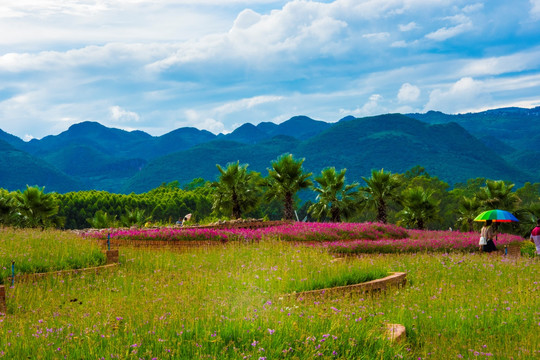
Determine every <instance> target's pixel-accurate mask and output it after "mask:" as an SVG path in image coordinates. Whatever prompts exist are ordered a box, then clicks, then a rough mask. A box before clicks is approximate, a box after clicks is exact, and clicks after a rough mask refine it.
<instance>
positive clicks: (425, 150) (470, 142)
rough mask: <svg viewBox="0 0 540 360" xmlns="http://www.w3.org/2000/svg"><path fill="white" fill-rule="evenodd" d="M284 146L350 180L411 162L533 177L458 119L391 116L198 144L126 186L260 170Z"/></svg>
mask: <svg viewBox="0 0 540 360" xmlns="http://www.w3.org/2000/svg"><path fill="white" fill-rule="evenodd" d="M286 152H290V153H293V154H294V155H295V156H296V157H303V158H305V159H306V160H305V163H304V166H305V169H306V170H307V171H311V172H314V173H318V172H320V171H321V170H322V169H323V168H325V167H327V166H335V167H336V168H337V169H341V168H347V169H348V173H347V175H348V178H349V179H350V181H352V180H360V179H361V177H362V176H369V174H370V171H371V170H372V169H380V168H384V169H386V170H390V171H392V172H405V171H406V170H408V169H410V168H411V167H413V166H415V165H421V166H423V167H425V168H426V170H427V171H428V172H429V173H430V174H432V175H435V176H438V177H440V178H441V179H443V180H446V181H448V182H450V183H455V182H463V181H466V180H467V179H469V178H476V177H487V178H491V179H509V180H512V181H514V182H516V183H523V182H525V181H531V180H534V178H533V176H532V174H528V173H525V172H524V171H521V170H519V169H517V168H514V167H512V166H510V165H509V164H508V163H507V162H506V161H505V160H504V159H503V158H501V157H500V156H498V155H497V154H496V153H494V152H493V151H492V150H491V149H489V148H488V147H486V146H485V145H484V144H483V143H482V142H481V141H479V140H478V139H476V138H475V137H473V136H472V135H471V134H469V133H468V132H467V131H466V130H465V129H463V128H462V127H461V126H459V125H458V124H456V123H449V124H434V125H430V124H426V123H423V122H421V121H418V120H415V119H412V118H410V117H407V116H404V115H400V114H389V115H381V116H375V117H369V118H361V119H354V120H352V119H348V120H347V121H343V122H339V123H337V124H335V125H333V126H332V127H330V128H329V129H328V130H326V131H323V132H321V133H320V134H318V135H317V136H314V137H311V138H309V139H307V140H304V141H299V140H296V139H294V138H292V137H278V138H273V139H271V140H270V141H264V142H260V143H257V144H242V143H238V142H224V141H213V142H210V143H206V144H201V145H198V146H196V147H194V148H192V149H190V150H187V151H182V152H178V153H174V154H171V155H168V156H166V157H163V158H159V159H156V160H154V161H151V162H150V163H149V164H148V165H147V166H146V167H145V168H143V169H142V170H141V172H139V173H138V174H137V175H136V176H135V177H134V178H132V179H131V181H130V182H129V183H128V185H127V187H126V188H125V191H127V192H129V191H134V192H142V191H146V190H148V189H150V188H152V187H155V186H157V185H159V184H160V183H162V182H168V181H172V180H179V181H180V182H185V181H189V180H190V179H192V178H195V177H202V178H205V179H214V178H215V177H216V176H217V170H216V168H215V164H220V165H224V164H226V163H227V162H234V161H237V160H239V161H240V163H247V164H249V165H250V169H251V170H255V171H259V172H262V173H263V175H265V174H266V168H268V167H269V166H270V162H271V161H272V160H274V159H276V158H277V156H279V155H281V154H283V153H286Z"/></svg>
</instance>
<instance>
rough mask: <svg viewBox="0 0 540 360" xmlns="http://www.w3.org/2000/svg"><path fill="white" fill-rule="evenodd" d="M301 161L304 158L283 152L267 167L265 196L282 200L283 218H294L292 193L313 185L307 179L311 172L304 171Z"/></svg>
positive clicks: (269, 198)
mask: <svg viewBox="0 0 540 360" xmlns="http://www.w3.org/2000/svg"><path fill="white" fill-rule="evenodd" d="M303 163H304V159H299V160H296V159H294V158H293V156H292V154H284V155H281V156H280V157H278V158H277V160H275V161H272V169H268V177H267V178H266V181H265V187H266V189H267V190H266V193H265V197H266V199H268V200H271V199H279V200H280V201H282V202H283V218H284V219H285V220H294V207H293V204H294V195H295V194H296V193H297V192H298V191H299V190H302V189H306V188H308V187H310V186H311V185H313V183H312V182H311V180H309V177H310V176H311V173H305V172H304V169H303V167H302V164H303Z"/></svg>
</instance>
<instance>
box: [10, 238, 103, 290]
mask: <svg viewBox="0 0 540 360" xmlns="http://www.w3.org/2000/svg"><path fill="white" fill-rule="evenodd" d="M12 261H15V274H16V275H20V274H32V273H42V272H48V271H55V270H65V269H80V268H84V267H91V266H97V265H101V264H103V263H104V262H105V255H104V254H102V253H101V251H100V249H99V247H98V246H97V244H95V243H91V242H90V241H87V240H83V239H80V238H78V237H76V236H74V235H73V234H70V233H67V232H62V231H57V230H43V231H32V230H18V229H11V228H0V284H2V283H4V282H5V279H6V278H7V277H9V276H11V262H12Z"/></svg>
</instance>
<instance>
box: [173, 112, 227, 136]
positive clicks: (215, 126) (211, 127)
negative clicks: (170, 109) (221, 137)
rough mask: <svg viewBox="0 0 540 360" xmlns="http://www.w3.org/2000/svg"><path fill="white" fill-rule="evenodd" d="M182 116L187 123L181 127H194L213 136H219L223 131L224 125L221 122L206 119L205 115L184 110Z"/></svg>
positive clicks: (209, 118)
mask: <svg viewBox="0 0 540 360" xmlns="http://www.w3.org/2000/svg"><path fill="white" fill-rule="evenodd" d="M184 115H185V117H186V120H187V123H183V124H182V126H194V127H196V128H197V129H202V130H208V131H210V132H211V133H214V134H219V133H221V132H224V131H225V125H224V124H223V123H222V122H220V121H217V120H215V119H213V118H211V117H206V115H204V114H201V113H200V112H198V111H196V110H193V109H189V110H186V111H185V113H184Z"/></svg>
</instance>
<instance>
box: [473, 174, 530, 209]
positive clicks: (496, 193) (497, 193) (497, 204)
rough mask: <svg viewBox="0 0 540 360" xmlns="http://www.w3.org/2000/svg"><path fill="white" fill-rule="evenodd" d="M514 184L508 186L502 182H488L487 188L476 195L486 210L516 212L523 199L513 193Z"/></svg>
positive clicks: (481, 189)
mask: <svg viewBox="0 0 540 360" xmlns="http://www.w3.org/2000/svg"><path fill="white" fill-rule="evenodd" d="M513 188H514V184H507V183H505V182H504V181H502V180H497V181H493V180H486V186H484V187H483V188H480V190H479V191H478V193H477V194H476V196H477V198H478V200H480V202H481V203H482V208H483V209H485V210H493V209H501V210H507V211H514V210H516V209H517V207H518V205H519V203H520V202H521V199H520V198H519V196H518V195H517V194H516V193H515V192H512V189H513Z"/></svg>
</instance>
